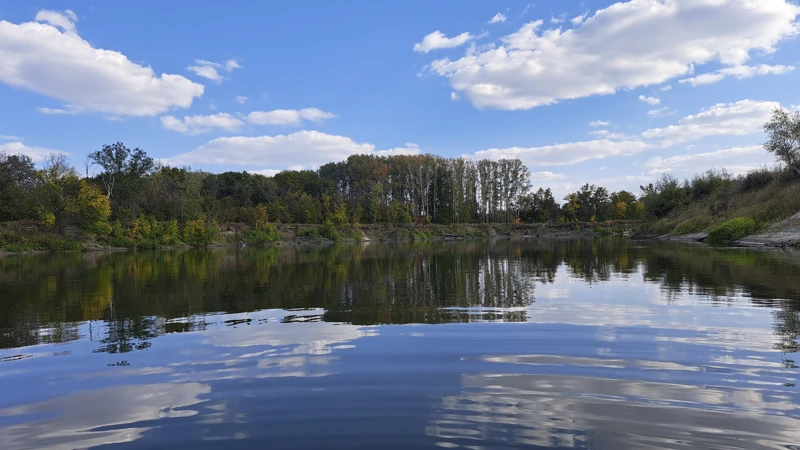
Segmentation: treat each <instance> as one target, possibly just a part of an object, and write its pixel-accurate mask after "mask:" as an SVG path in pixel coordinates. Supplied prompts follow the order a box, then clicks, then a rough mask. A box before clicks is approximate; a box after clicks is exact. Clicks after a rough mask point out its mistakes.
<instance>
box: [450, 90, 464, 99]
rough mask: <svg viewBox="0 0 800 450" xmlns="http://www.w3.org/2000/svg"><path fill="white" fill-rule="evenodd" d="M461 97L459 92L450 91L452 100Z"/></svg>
mask: <svg viewBox="0 0 800 450" xmlns="http://www.w3.org/2000/svg"><path fill="white" fill-rule="evenodd" d="M459 99H461V97H459V96H458V92H451V93H450V100H459Z"/></svg>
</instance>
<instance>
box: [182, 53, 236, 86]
mask: <svg viewBox="0 0 800 450" xmlns="http://www.w3.org/2000/svg"><path fill="white" fill-rule="evenodd" d="M194 63H195V65H194V66H189V67H187V68H186V70H188V71H189V72H192V73H194V74H195V75H197V76H199V77H203V78H208V79H209V80H211V81H216V82H217V84H219V83H222V80H224V79H225V77H223V76H222V75H221V74H220V73H219V71H220V70H224V71H225V72H228V73H230V72H231V71H232V70H233V69H241V68H242V66H240V65H239V63H238V62H236V60H235V59H229V60H227V61H225V63H222V64H220V63H215V62H211V61H206V60H205V59H196V60H195V61H194Z"/></svg>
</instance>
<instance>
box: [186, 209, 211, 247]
mask: <svg viewBox="0 0 800 450" xmlns="http://www.w3.org/2000/svg"><path fill="white" fill-rule="evenodd" d="M218 229H219V227H218V226H217V223H216V222H215V221H214V220H213V219H206V216H205V215H204V214H201V215H200V217H198V218H197V219H196V220H190V221H188V222H186V226H184V228H183V241H184V242H186V243H187V244H189V245H191V246H193V247H202V246H206V245H209V244H211V243H213V242H214V239H216V237H217V231H218Z"/></svg>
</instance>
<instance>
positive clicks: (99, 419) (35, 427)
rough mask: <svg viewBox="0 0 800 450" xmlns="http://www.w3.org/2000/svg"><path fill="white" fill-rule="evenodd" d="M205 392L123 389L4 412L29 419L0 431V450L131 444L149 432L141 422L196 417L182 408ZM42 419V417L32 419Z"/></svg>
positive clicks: (188, 387) (195, 388)
mask: <svg viewBox="0 0 800 450" xmlns="http://www.w3.org/2000/svg"><path fill="white" fill-rule="evenodd" d="M209 392H211V388H210V387H209V386H208V385H205V384H200V383H164V384H151V385H138V386H123V387H115V388H109V389H99V390H94V391H83V392H78V393H75V394H70V395H67V396H64V397H58V398H55V399H52V400H47V401H44V402H41V403H34V404H29V405H23V406H16V407H11V408H6V409H2V410H0V417H5V418H9V417H10V418H11V420H17V419H18V420H20V421H23V420H26V419H27V420H28V421H26V422H25V423H24V424H20V425H11V426H7V427H4V428H0V448H3V449H5V450H13V449H23V448H25V449H28V448H38V449H52V450H61V449H64V450H66V449H73V448H85V447H92V446H97V445H102V444H112V443H121V442H131V441H134V440H136V439H139V438H140V437H141V436H142V434H143V433H144V432H145V431H147V430H149V429H150V426H149V425H147V424H144V423H142V422H147V421H153V420H159V419H166V418H178V417H189V416H193V415H195V414H197V411H194V410H184V409H181V408H186V407H189V406H192V405H197V404H199V403H201V402H203V400H200V398H199V396H201V395H203V394H208V393H209ZM54 412H55V413H56V415H53V416H51V414H53V413H54ZM42 415H45V416H46V418H42V419H39V420H33V418H34V417H36V416H39V417H41V416H42Z"/></svg>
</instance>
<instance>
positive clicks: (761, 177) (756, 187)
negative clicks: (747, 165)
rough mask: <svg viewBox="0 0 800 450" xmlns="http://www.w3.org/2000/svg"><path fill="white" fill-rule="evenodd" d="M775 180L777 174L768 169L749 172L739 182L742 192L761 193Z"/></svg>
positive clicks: (763, 168)
mask: <svg viewBox="0 0 800 450" xmlns="http://www.w3.org/2000/svg"><path fill="white" fill-rule="evenodd" d="M774 179H775V173H774V172H772V171H771V170H769V169H767V168H766V167H762V168H760V169H756V170H754V171H752V172H748V174H747V175H745V176H744V177H742V179H741V181H740V182H739V191H740V192H752V191H760V190H761V189H764V188H765V187H767V186H769V184H770V183H772V181H773V180H774Z"/></svg>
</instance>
